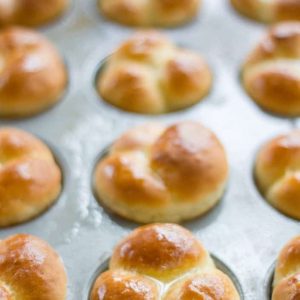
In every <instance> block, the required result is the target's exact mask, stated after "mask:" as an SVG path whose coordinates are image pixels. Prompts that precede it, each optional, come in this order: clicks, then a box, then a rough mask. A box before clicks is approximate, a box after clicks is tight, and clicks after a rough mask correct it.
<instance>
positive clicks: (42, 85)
mask: <svg viewBox="0 0 300 300" xmlns="http://www.w3.org/2000/svg"><path fill="white" fill-rule="evenodd" d="M0 82H1V85H0V116H2V117H3V116H4V117H24V116H28V115H32V114H36V113H38V112H41V111H43V110H45V109H47V108H49V107H50V106H52V105H54V104H55V103H56V102H57V101H59V100H60V98H61V96H62V94H63V92H64V90H65V88H66V85H67V73H66V68H65V66H64V63H63V60H62V58H61V57H60V55H59V53H58V52H57V50H56V49H55V48H54V47H53V46H52V44H51V43H50V42H49V41H48V40H47V39H46V38H44V37H43V36H42V35H40V34H39V33H38V32H35V31H32V30H29V29H25V28H19V27H8V28H6V29H3V30H1V31H0Z"/></svg>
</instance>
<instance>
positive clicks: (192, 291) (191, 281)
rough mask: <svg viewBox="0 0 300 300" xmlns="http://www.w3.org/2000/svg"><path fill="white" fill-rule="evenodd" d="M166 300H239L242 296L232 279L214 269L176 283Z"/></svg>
mask: <svg viewBox="0 0 300 300" xmlns="http://www.w3.org/2000/svg"><path fill="white" fill-rule="evenodd" d="M164 299H165V300H239V299H240V296H239V294H238V292H237V290H236V288H235V286H234V284H233V283H232V281H231V279H230V278H229V277H228V276H227V275H225V274H224V273H222V272H221V271H219V270H217V269H214V270H209V271H206V272H203V273H200V274H193V275H191V276H188V277H187V278H184V279H183V280H181V281H179V282H176V283H175V284H174V285H173V286H171V288H170V289H169V291H168V293H167V295H166V297H164Z"/></svg>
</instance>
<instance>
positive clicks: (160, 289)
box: [90, 224, 240, 300]
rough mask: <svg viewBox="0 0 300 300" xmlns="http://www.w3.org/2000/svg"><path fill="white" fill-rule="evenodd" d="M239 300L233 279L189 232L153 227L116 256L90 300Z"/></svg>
mask: <svg viewBox="0 0 300 300" xmlns="http://www.w3.org/2000/svg"><path fill="white" fill-rule="evenodd" d="M123 299H124V300H125V299H134V300H161V299H163V300H175V299H176V300H190V299H193V300H203V299H209V300H239V299H240V297H239V295H238V292H237V290H236V288H235V286H234V285H233V283H232V282H231V280H230V278H229V277H228V276H227V275H225V274H223V273H222V272H221V271H218V270H217V269H216V267H215V266H214V263H213V261H212V259H211V257H210V255H209V253H208V252H207V251H206V250H205V248H204V247H203V246H202V245H201V243H200V242H199V241H198V240H197V239H196V238H195V237H193V235H192V234H191V233H190V232H189V231H187V230H186V229H184V228H182V227H180V226H178V225H174V224H152V225H147V226H143V227H140V228H138V229H136V230H135V231H133V232H132V233H131V234H129V235H128V236H127V237H126V238H125V239H124V240H123V241H122V242H121V243H120V244H119V245H118V246H117V247H116V248H115V250H114V252H113V255H112V258H111V261H110V267H109V271H107V272H105V273H102V274H101V275H100V276H99V277H98V278H97V280H96V281H95V284H94V285H93V288H92V292H91V297H90V300H123Z"/></svg>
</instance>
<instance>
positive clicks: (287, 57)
mask: <svg viewBox="0 0 300 300" xmlns="http://www.w3.org/2000/svg"><path fill="white" fill-rule="evenodd" d="M299 61H300V22H289V23H281V24H278V25H275V26H273V27H272V28H271V29H270V30H269V31H268V33H267V35H266V36H265V37H264V38H263V39H262V41H261V42H260V43H259V45H258V46H257V47H256V48H255V49H254V51H252V53H251V54H250V55H249V57H248V59H247V60H246V62H245V64H244V66H243V69H242V81H243V84H244V87H245V89H246V91H247V92H248V94H249V95H250V96H251V97H252V99H253V100H254V101H255V102H256V103H257V104H258V105H259V106H261V107H262V108H263V109H264V110H266V111H269V112H271V113H274V114H278V115H283V116H292V117H293V116H299V114H300V64H299Z"/></svg>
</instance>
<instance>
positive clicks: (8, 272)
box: [0, 234, 67, 300]
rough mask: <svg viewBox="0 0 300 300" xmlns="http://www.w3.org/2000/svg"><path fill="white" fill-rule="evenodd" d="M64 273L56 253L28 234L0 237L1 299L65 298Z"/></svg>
mask: <svg viewBox="0 0 300 300" xmlns="http://www.w3.org/2000/svg"><path fill="white" fill-rule="evenodd" d="M66 292H67V276H66V272H65V269H64V266H63V263H62V261H61V259H60V257H59V256H58V255H57V253H56V252H55V251H54V250H53V249H52V248H51V247H50V246H49V245H48V244H47V243H45V242H44V241H42V240H40V239H39V238H37V237H34V236H31V235H27V234H17V235H14V236H11V237H9V238H7V239H5V240H0V299H1V300H15V299H30V300H41V299H43V300H65V299H66Z"/></svg>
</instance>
